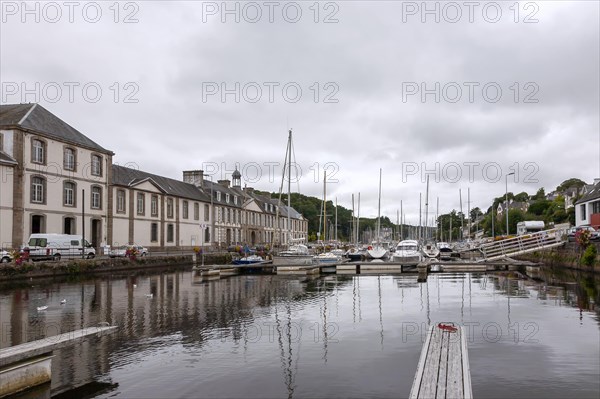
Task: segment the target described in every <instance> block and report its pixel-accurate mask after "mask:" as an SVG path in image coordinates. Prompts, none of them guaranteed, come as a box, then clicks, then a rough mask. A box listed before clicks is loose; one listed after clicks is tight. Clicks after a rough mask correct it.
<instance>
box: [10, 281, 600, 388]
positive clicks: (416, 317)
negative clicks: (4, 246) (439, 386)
mask: <svg viewBox="0 0 600 399" xmlns="http://www.w3.org/2000/svg"><path fill="white" fill-rule="evenodd" d="M527 272H528V271H527V270H523V271H520V272H514V273H502V274H469V273H455V274H435V275H430V276H428V278H427V280H426V281H425V282H418V281H419V280H418V279H419V277H418V276H417V275H408V274H407V275H394V276H352V275H335V276H326V277H322V278H319V277H312V276H311V277H305V276H276V275H244V276H234V277H230V278H227V279H214V280H206V279H204V278H202V276H198V275H197V274H195V273H193V272H191V271H184V270H166V271H162V272H152V273H150V274H133V275H122V276H114V277H103V278H98V279H93V280H87V281H81V282H66V281H64V280H63V281H58V280H57V281H50V282H46V283H39V282H36V283H35V284H34V286H30V285H27V286H24V285H23V284H19V285H16V286H10V285H4V286H2V288H1V291H0V322H1V325H2V339H1V340H0V346H1V347H7V346H11V345H16V344H19V343H21V342H26V341H31V340H34V339H38V338H41V337H43V336H47V335H55V334H58V333H60V332H66V331H71V330H75V329H80V328H85V327H87V326H91V325H97V324H98V323H100V322H108V323H110V324H112V325H118V326H119V327H120V329H119V332H118V334H116V335H113V336H106V337H102V338H100V339H99V340H90V341H87V342H84V343H82V344H81V345H76V346H73V347H70V348H67V349H64V350H61V351H59V352H58V353H56V355H57V356H56V357H55V358H54V365H53V367H54V372H55V375H54V378H53V381H52V393H53V394H55V395H56V394H58V393H60V392H65V391H67V392H65V395H68V394H74V392H75V391H72V389H74V388H75V387H79V386H82V385H86V384H88V385H87V386H88V387H92V388H94V387H96V388H98V387H102V389H104V388H106V389H107V390H106V391H102V390H100V389H99V388H98V389H99V391H98V392H96V393H90V395H91V396H95V397H109V396H119V395H122V396H125V397H132V396H134V397H215V396H228V397H240V396H244V397H281V396H287V397H288V398H292V397H324V396H327V397H366V396H379V397H397V396H405V395H407V394H408V392H409V390H410V385H411V383H412V378H413V376H414V371H415V368H416V363H417V361H418V355H419V352H420V349H421V345H422V336H423V334H424V332H425V330H426V326H427V325H429V324H431V323H436V322H440V321H460V323H462V324H464V325H465V326H468V328H469V332H470V336H469V338H470V340H469V352H470V358H471V361H472V364H471V369H472V373H473V376H472V377H473V385H474V391H475V393H476V394H477V396H478V397H486V396H487V397H493V396H506V395H509V394H514V395H518V396H540V392H543V395H542V396H547V397H560V395H563V396H568V394H569V392H572V391H570V389H572V388H574V387H576V388H577V392H578V393H581V394H582V395H578V396H586V395H588V394H595V395H596V396H598V395H597V394H598V390H597V383H596V385H594V381H595V379H596V378H597V375H598V373H599V372H600V366H599V364H598V356H599V348H598V338H599V323H598V320H599V317H598V308H597V305H596V304H597V303H598V300H599V299H600V298H599V297H598V288H597V287H598V284H599V277H598V276H589V275H584V274H577V273H574V272H565V271H564V270H558V271H557V270H553V269H544V270H541V271H540V270H533V271H530V272H531V273H529V276H528V275H527ZM430 290H431V292H430ZM433 297H435V298H433ZM62 299H66V303H65V304H64V305H61V304H60V301H61V300H62ZM40 304H45V305H47V306H48V309H47V310H46V311H44V312H38V311H37V306H39V305H40ZM556 320H561V322H560V323H556ZM517 348H518V350H517ZM565 362H567V363H568V367H569V371H568V372H565V370H564V368H565ZM515 364H518V365H519V366H514V365H515ZM540 364H544V367H543V368H540V367H539V365H540ZM521 365H522V366H523V367H527V369H526V370H525V371H524V370H523V369H520V368H519V367H521ZM531 370H535V372H534V374H535V375H532V374H531V373H532V371H531ZM57 371H58V372H57ZM140 380H143V383H140ZM182 381H185V384H181V382H182ZM506 381H511V383H510V384H509V385H508V387H507V384H505V383H503V382H506ZM531 381H546V382H547V381H552V383H550V384H547V385H548V388H547V391H546V390H542V391H538V390H539V389H542V388H539V386H540V385H544V384H541V383H540V384H532V383H531ZM89 384H91V385H89ZM94 384H100V385H94ZM102 384H106V385H102ZM533 386H535V388H532V387H533ZM70 389H71V391H69V390H70ZM528 389H529V390H531V389H536V390H535V391H528ZM545 389H546V388H545ZM90 391H93V389H91V388H90ZM528 393H529V394H528ZM74 395H75V394H74ZM75 396H78V395H75ZM588 396H592V395H588Z"/></svg>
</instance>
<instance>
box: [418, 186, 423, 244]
mask: <svg viewBox="0 0 600 399" xmlns="http://www.w3.org/2000/svg"><path fill="white" fill-rule="evenodd" d="M421 197H422V193H419V230H417V236H418V238H417V240H419V241H423V240H422V239H421V236H422V235H423V230H422V229H421V226H422V224H421V204H422V203H423V201H422V200H421Z"/></svg>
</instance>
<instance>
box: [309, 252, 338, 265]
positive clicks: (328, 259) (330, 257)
mask: <svg viewBox="0 0 600 399" xmlns="http://www.w3.org/2000/svg"><path fill="white" fill-rule="evenodd" d="M315 261H316V262H317V263H318V264H335V263H338V262H341V261H342V257H341V256H340V255H336V254H334V253H333V252H323V253H322V254H319V255H317V256H315Z"/></svg>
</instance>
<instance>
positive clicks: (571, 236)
mask: <svg viewBox="0 0 600 399" xmlns="http://www.w3.org/2000/svg"><path fill="white" fill-rule="evenodd" d="M580 230H587V231H589V232H590V241H598V240H600V232H599V231H597V230H596V229H594V228H593V227H592V226H577V227H571V228H570V229H569V232H568V233H567V237H568V240H569V241H570V242H573V241H575V235H576V234H577V232H578V231H580Z"/></svg>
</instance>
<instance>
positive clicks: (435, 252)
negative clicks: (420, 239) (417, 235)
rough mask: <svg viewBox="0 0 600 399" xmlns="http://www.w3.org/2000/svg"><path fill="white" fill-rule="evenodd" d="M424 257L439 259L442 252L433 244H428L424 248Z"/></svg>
mask: <svg viewBox="0 0 600 399" xmlns="http://www.w3.org/2000/svg"><path fill="white" fill-rule="evenodd" d="M423 255H424V256H425V257H426V258H437V257H438V256H439V255H440V250H439V249H438V247H437V246H436V245H435V244H433V243H427V244H425V245H424V246H423Z"/></svg>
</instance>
